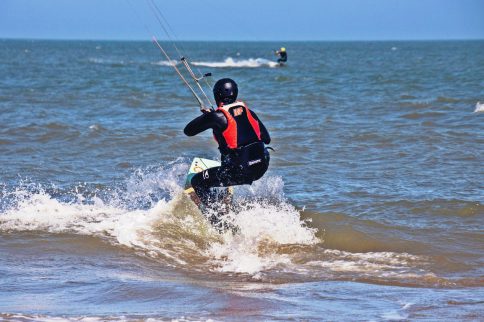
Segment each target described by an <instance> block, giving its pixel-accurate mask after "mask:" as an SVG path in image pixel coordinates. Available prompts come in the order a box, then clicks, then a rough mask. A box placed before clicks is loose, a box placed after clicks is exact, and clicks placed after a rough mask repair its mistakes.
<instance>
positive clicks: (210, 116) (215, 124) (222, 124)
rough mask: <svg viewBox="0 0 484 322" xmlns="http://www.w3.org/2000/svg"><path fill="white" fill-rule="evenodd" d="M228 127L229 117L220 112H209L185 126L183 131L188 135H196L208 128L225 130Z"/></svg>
mask: <svg viewBox="0 0 484 322" xmlns="http://www.w3.org/2000/svg"><path fill="white" fill-rule="evenodd" d="M226 127H227V119H226V118H225V116H224V115H223V114H221V113H219V112H208V113H204V114H202V115H200V116H199V117H197V118H195V119H193V120H192V121H191V122H190V123H188V124H187V126H185V129H183V132H184V133H185V135H187V136H194V135H197V134H198V133H201V132H203V131H205V130H208V129H214V130H215V129H218V130H220V131H223V130H224V129H225V128H226Z"/></svg>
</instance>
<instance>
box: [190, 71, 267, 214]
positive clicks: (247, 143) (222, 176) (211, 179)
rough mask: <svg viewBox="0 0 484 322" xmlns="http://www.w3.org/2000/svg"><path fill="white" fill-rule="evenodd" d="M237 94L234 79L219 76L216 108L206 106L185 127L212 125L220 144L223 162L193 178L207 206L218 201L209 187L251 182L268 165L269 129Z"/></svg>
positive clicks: (197, 128)
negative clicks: (238, 98)
mask: <svg viewBox="0 0 484 322" xmlns="http://www.w3.org/2000/svg"><path fill="white" fill-rule="evenodd" d="M237 94H238V87H237V84H236V83H235V81H233V80H232V79H230V78H223V79H220V80H219V81H217V83H216V84H215V86H214V87H213V95H214V97H215V102H216V103H217V109H216V110H211V109H203V110H202V112H203V114H202V115H201V116H199V117H197V118H195V119H194V120H192V121H191V122H190V123H188V124H187V126H186V127H185V129H184V133H185V134H186V135H188V136H194V135H197V134H199V133H201V132H203V131H205V130H208V129H212V131H213V136H214V138H215V140H216V141H217V143H218V145H219V147H218V148H219V150H220V154H221V166H219V167H214V168H210V169H208V170H205V171H203V172H200V173H197V174H196V175H195V176H194V177H193V178H192V180H191V184H192V187H193V188H194V190H195V193H196V195H197V196H198V198H199V200H200V201H201V203H202V204H203V205H204V206H206V207H207V206H210V204H211V203H213V202H216V201H217V200H214V196H213V195H212V194H211V191H210V190H211V189H210V188H212V187H228V186H234V185H243V184H252V182H253V181H255V180H258V179H260V178H261V177H262V176H263V175H264V173H265V172H266V171H267V168H268V166H269V152H268V151H267V148H266V146H265V144H269V143H270V142H271V138H270V136H269V132H268V131H267V129H266V127H265V126H264V124H263V123H262V122H261V121H260V119H259V117H258V116H257V115H256V114H255V113H254V112H253V111H252V110H249V108H248V107H247V105H246V104H245V103H244V102H242V101H238V100H237Z"/></svg>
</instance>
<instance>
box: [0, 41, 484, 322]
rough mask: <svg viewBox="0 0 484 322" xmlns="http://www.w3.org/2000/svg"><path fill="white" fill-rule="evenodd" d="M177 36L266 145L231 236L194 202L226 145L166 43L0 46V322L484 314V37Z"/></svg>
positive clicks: (240, 197)
mask: <svg viewBox="0 0 484 322" xmlns="http://www.w3.org/2000/svg"><path fill="white" fill-rule="evenodd" d="M281 45H284V46H285V47H286V48H287V50H288V56H289V61H288V64H287V66H285V67H281V68H279V67H278V66H277V65H276V64H275V63H274V61H275V58H276V57H275V56H274V54H273V50H274V49H276V48H278V47H280V46H281ZM164 46H165V47H166V48H167V49H169V50H170V54H172V57H173V58H176V56H175V55H174V54H173V50H172V47H171V45H170V44H169V43H164ZM179 47H180V48H181V50H182V51H183V52H184V54H186V55H187V57H188V58H189V59H190V60H191V62H192V63H193V65H194V66H195V70H196V71H197V72H198V69H200V70H201V71H202V72H212V74H213V80H212V81H211V82H212V83H213V81H214V80H216V79H218V78H222V77H231V78H233V79H235V80H236V81H237V82H238V83H239V97H240V98H241V99H243V100H245V101H246V102H247V104H248V105H249V106H250V107H251V108H252V109H253V110H255V111H256V112H257V113H258V115H259V116H260V118H261V119H262V120H263V121H264V123H265V125H266V127H267V128H268V129H269V131H270V133H271V135H272V137H273V142H272V144H271V146H273V147H274V149H275V152H273V153H272V156H271V165H270V169H269V172H268V173H267V174H266V175H265V176H264V178H262V179H261V180H259V181H257V182H255V183H254V184H253V185H252V186H243V187H236V189H235V204H236V205H237V207H234V209H233V210H232V211H231V212H230V214H229V217H230V219H231V220H232V221H233V222H234V223H235V224H236V225H237V226H238V227H239V230H238V232H237V233H236V234H232V233H230V232H227V233H225V234H219V233H217V232H216V231H214V230H213V229H212V228H211V227H210V225H209V224H208V223H207V221H206V220H205V218H204V217H203V216H202V215H201V214H200V213H199V212H198V211H197V209H195V208H194V206H193V205H192V204H191V203H189V202H188V201H187V200H186V198H185V197H184V195H183V193H182V191H183V184H184V177H185V173H186V171H187V170H188V166H189V163H190V161H191V158H193V157H194V156H201V157H205V158H213V159H217V158H218V151H217V149H216V144H215V143H214V142H213V140H212V138H211V135H210V133H204V134H202V135H198V136H196V137H192V138H189V137H186V136H184V134H183V127H184V126H185V124H186V123H187V122H189V121H190V120H191V119H192V118H194V117H196V116H197V115H198V113H199V112H198V108H197V106H196V102H195V101H194V100H193V98H192V97H191V95H190V93H189V92H188V91H187V89H186V88H185V87H184V86H183V84H182V83H181V81H180V80H179V79H178V78H177V76H176V74H175V73H174V71H173V69H172V67H170V66H169V63H168V62H167V61H165V60H164V59H163V58H162V56H161V55H160V52H159V51H158V49H157V48H156V47H155V46H153V44H151V43H150V42H106V41H28V40H0V165H1V167H0V256H1V257H0V258H1V260H0V320H6V321H10V320H20V321H39V320H40V321H50V320H56V321H60V320H76V321H97V320H102V321H104V320H126V321H132V320H133V321H134V320H136V321H138V320H150V321H156V320H162V321H165V320H178V321H192V320H197V321H198V320H202V321H207V320H212V321H225V320H228V321H258V320H264V321H273V320H296V321H299V320H304V321H313V320H314V321H317V320H418V319H426V320H434V319H439V320H481V319H482V317H483V316H484V255H483V254H484V224H483V223H484V167H483V163H484V114H483V113H482V111H483V108H482V104H483V103H482V102H484V55H483V54H482V53H483V52H484V42H483V41H448V42H289V43H284V44H280V43H270V42H181V43H179ZM178 66H179V67H180V68H181V67H182V66H181V65H178Z"/></svg>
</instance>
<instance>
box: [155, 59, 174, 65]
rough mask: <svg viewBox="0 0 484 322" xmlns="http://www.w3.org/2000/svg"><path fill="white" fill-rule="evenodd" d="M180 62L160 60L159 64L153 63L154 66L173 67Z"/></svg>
mask: <svg viewBox="0 0 484 322" xmlns="http://www.w3.org/2000/svg"><path fill="white" fill-rule="evenodd" d="M178 63H179V62H178V61H177V60H175V59H172V60H171V61H167V60H160V61H157V62H154V63H152V64H153V65H158V66H172V65H178Z"/></svg>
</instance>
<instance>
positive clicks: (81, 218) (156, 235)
mask: <svg viewBox="0 0 484 322" xmlns="http://www.w3.org/2000/svg"><path fill="white" fill-rule="evenodd" d="M186 168H187V165H186V164H183V163H180V162H178V163H174V164H172V165H170V166H168V167H165V168H163V167H160V168H159V169H155V170H154V171H141V170H139V171H137V172H135V173H134V174H133V176H132V177H131V178H129V179H128V180H127V183H126V185H125V188H124V193H125V194H126V195H123V196H117V195H113V196H111V197H108V198H107V199H109V200H107V201H106V200H104V201H103V200H102V199H101V198H98V197H93V198H90V199H89V200H86V199H85V198H83V197H81V196H78V198H77V200H75V201H71V202H64V201H60V200H58V199H56V198H55V197H53V196H51V195H50V194H49V193H47V192H45V191H42V190H41V189H40V191H38V189H35V191H36V192H29V191H27V190H24V191H22V190H20V191H17V192H15V194H16V202H15V203H13V204H12V205H11V207H8V209H6V210H4V211H2V213H0V231H39V230H40V231H47V232H51V233H73V234H81V235H89V236H96V237H99V238H103V239H105V240H107V241H109V242H111V243H113V244H118V245H123V246H127V247H131V248H133V249H134V250H136V251H137V252H141V253H142V254H145V255H147V256H150V257H156V258H165V259H167V260H168V261H169V264H170V263H171V264H173V265H187V261H188V260H189V259H191V258H192V257H193V256H197V257H199V258H201V265H203V263H204V262H206V261H209V262H212V263H213V266H212V267H215V268H214V270H216V271H224V272H242V273H249V274H256V273H258V272H259V271H261V270H264V269H268V268H271V267H273V266H275V265H278V264H290V257H289V256H288V255H279V254H276V253H274V252H270V251H269V252H265V253H260V252H259V248H260V247H261V246H263V245H275V246H277V245H288V244H289V245H291V244H304V245H307V244H313V243H316V242H317V241H318V240H317V238H316V237H315V230H314V229H310V228H308V227H306V226H305V224H304V223H303V222H301V220H300V218H299V217H300V214H299V212H298V211H297V210H296V209H295V208H294V207H293V206H292V205H290V204H289V203H287V202H284V201H283V195H282V186H283V182H282V180H281V179H280V178H279V177H268V178H264V179H263V180H261V181H259V182H258V183H257V184H255V185H254V186H252V187H240V188H241V189H240V196H239V201H240V200H249V199H250V200H253V201H252V202H250V203H245V205H244V206H243V207H242V208H241V209H239V210H237V211H236V212H232V213H230V216H232V219H233V221H234V223H235V224H236V225H237V226H238V227H239V232H238V233H237V234H236V235H232V233H231V232H227V233H226V234H225V235H223V236H221V235H219V234H218V233H217V232H216V231H215V230H214V229H212V228H211V227H210V225H209V224H208V221H207V220H205V219H204V218H203V216H202V215H201V213H200V212H198V211H196V210H194V209H196V208H194V206H193V205H191V204H189V203H187V198H186V197H185V195H184V194H183V192H182V188H181V186H180V184H179V181H180V180H179V176H180V174H182V175H183V174H184V173H185V172H186ZM160 186H161V187H162V188H163V190H164V191H165V194H166V199H162V200H158V201H157V202H153V203H150V207H149V208H148V209H146V208H142V209H136V208H135V209H132V206H133V205H136V204H137V202H138V201H139V200H140V198H144V197H146V196H147V195H151V194H155V193H159V189H160ZM157 189H158V190H157ZM264 191H265V192H264ZM255 195H257V196H258V197H262V199H264V200H265V201H261V200H259V201H255V200H254V196H255ZM103 199H106V198H103ZM142 203H144V204H146V200H142ZM187 204H188V205H191V208H190V207H187ZM197 240H204V242H203V243H202V244H200V243H199V242H197Z"/></svg>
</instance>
